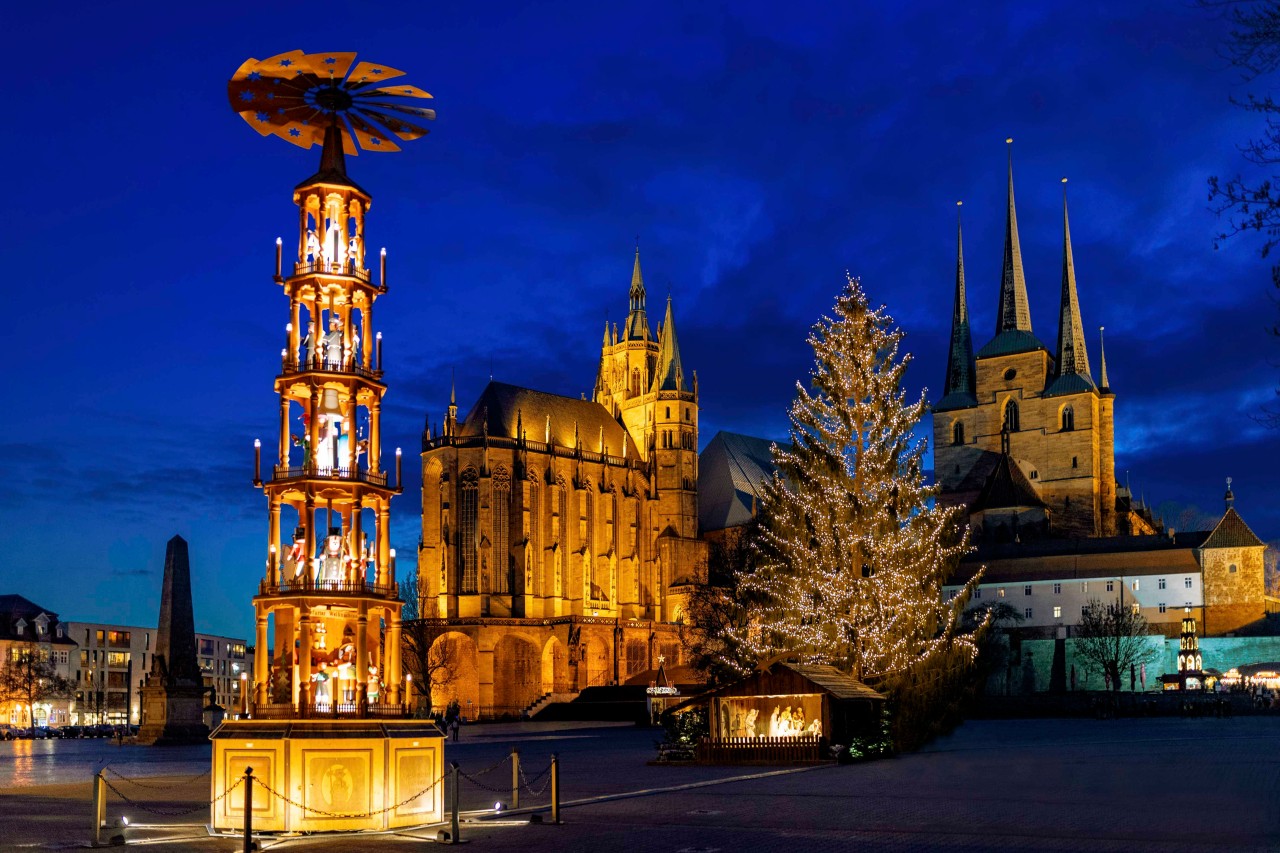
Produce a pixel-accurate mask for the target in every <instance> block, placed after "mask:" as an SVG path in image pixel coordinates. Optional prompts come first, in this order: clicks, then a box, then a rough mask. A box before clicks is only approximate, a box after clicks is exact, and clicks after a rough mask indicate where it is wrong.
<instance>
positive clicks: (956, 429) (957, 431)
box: [951, 421, 964, 444]
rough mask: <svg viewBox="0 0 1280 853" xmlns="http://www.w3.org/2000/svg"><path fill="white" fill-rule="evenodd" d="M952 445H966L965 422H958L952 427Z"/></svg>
mask: <svg viewBox="0 0 1280 853" xmlns="http://www.w3.org/2000/svg"><path fill="white" fill-rule="evenodd" d="M951 443H952V444H964V421H956V422H955V423H954V424H953V425H952V427H951Z"/></svg>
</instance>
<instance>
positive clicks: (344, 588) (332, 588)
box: [258, 578, 400, 598]
mask: <svg viewBox="0 0 1280 853" xmlns="http://www.w3.org/2000/svg"><path fill="white" fill-rule="evenodd" d="M288 592H308V593H309V592H336V593H349V594H355V595H380V596H386V597H390V598H395V597H397V596H398V595H399V594H400V584H398V583H385V584H379V583H369V582H367V581H365V580H363V579H361V580H354V581H335V580H313V579H311V578H285V579H284V580H280V581H275V580H270V581H268V580H262V581H260V582H259V583H258V594H259V595H278V594H280V593H288Z"/></svg>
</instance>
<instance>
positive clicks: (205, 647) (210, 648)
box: [200, 637, 216, 657]
mask: <svg viewBox="0 0 1280 853" xmlns="http://www.w3.org/2000/svg"><path fill="white" fill-rule="evenodd" d="M215 648H216V644H215V643H214V641H213V640H210V639H208V638H205V637H201V638H200V655H201V657H213V655H214V649H215Z"/></svg>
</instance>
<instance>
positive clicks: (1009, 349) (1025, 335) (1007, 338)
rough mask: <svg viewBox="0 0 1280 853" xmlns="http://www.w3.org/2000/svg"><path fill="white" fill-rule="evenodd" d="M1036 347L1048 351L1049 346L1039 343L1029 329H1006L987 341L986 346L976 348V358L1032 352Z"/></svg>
mask: <svg viewBox="0 0 1280 853" xmlns="http://www.w3.org/2000/svg"><path fill="white" fill-rule="evenodd" d="M1038 349H1042V350H1045V351H1046V352H1048V349H1049V348H1048V347H1046V346H1045V345H1044V344H1042V343H1040V339H1039V338H1037V337H1036V336H1035V335H1034V334H1032V333H1031V332H1030V331H1023V330H1021V329H1008V330H1006V331H1003V332H1000V333H999V334H998V335H996V336H995V337H994V338H992V339H991V340H990V341H988V342H987V344H986V346H984V347H983V348H982V349H980V350H978V358H991V357H993V356H997V355H1013V354H1014V353H1019V352H1032V351H1034V350H1038Z"/></svg>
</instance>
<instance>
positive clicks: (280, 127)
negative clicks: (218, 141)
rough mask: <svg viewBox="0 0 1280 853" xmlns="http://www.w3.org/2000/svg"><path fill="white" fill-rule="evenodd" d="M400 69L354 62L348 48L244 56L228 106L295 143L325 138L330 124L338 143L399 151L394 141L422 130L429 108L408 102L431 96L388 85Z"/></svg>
mask: <svg viewBox="0 0 1280 853" xmlns="http://www.w3.org/2000/svg"><path fill="white" fill-rule="evenodd" d="M403 76H404V72H403V71H399V70H397V69H395V68H391V67H389V66H386V65H378V64H376V63H373V62H360V63H356V55H355V54H354V53H303V52H302V51H300V50H294V51H290V52H289V53H282V54H280V55H278V56H273V57H271V58H270V59H249V60H246V61H245V63H244V64H243V65H241V66H240V68H239V69H237V70H236V73H235V75H234V76H233V77H232V78H231V81H230V82H229V83H228V84H227V97H228V98H229V99H230V101H231V108H232V109H233V110H235V111H236V112H238V113H239V114H240V117H241V118H243V119H244V120H245V121H247V122H248V123H249V125H250V126H251V127H252V128H253V129H254V130H256V131H258V133H260V134H262V135H263V136H270V135H274V136H278V137H280V138H281V139H283V140H285V141H286V142H292V143H293V144H294V145H297V146H299V147H300V148H310V147H311V146H312V145H321V144H323V143H324V131H325V128H326V127H328V126H329V125H330V124H335V125H336V126H337V127H338V128H339V129H340V130H341V132H342V148H343V151H344V152H345V153H347V154H350V155H352V156H355V155H356V154H358V153H359V150H360V149H363V150H365V151H399V150H400V146H399V145H397V144H396V142H395V140H396V138H397V137H398V138H399V139H402V140H406V141H408V140H413V139H418V138H420V137H423V136H426V135H427V132H428V131H427V129H426V128H425V127H423V126H422V124H421V122H422V121H423V120H427V121H430V120H433V119H434V118H435V117H436V112H435V110H432V109H427V108H425V107H420V106H413V105H412V102H413V101H414V100H422V99H425V98H430V97H431V95H430V94H428V93H427V92H424V91H422V90H421V89H419V88H417V87H416V86H408V85H388V81H390V80H394V79H395V78H396V77H403Z"/></svg>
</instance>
